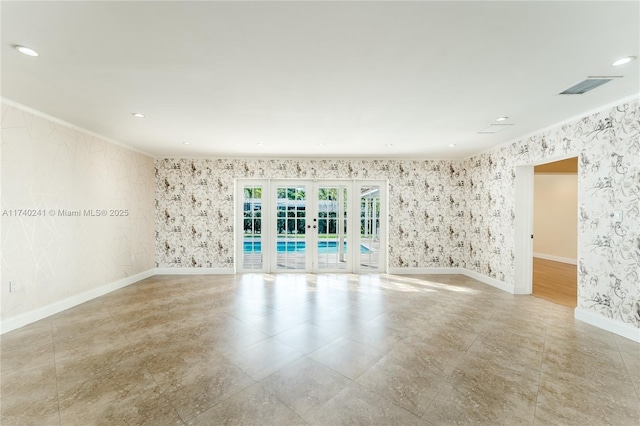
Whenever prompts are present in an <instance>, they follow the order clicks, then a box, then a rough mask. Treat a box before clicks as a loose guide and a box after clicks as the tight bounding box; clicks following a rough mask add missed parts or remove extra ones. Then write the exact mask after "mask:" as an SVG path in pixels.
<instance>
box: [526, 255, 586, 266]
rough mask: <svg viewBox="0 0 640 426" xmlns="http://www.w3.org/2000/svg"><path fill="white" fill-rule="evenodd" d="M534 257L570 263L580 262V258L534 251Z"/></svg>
mask: <svg viewBox="0 0 640 426" xmlns="http://www.w3.org/2000/svg"><path fill="white" fill-rule="evenodd" d="M533 257H537V258H539V259H545V260H552V261H554V262H561V263H568V264H570V265H577V264H578V259H570V258H568V257H560V256H554V255H551V254H544V253H533Z"/></svg>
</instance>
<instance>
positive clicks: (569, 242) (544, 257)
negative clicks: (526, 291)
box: [532, 157, 578, 308]
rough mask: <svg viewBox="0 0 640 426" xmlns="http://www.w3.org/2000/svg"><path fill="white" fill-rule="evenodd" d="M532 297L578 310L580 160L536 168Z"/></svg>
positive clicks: (575, 159)
mask: <svg viewBox="0 0 640 426" xmlns="http://www.w3.org/2000/svg"><path fill="white" fill-rule="evenodd" d="M533 180H534V190H533V193H534V196H533V198H534V200H533V235H534V238H533V268H532V269H533V272H532V273H533V275H532V294H533V295H534V296H537V297H540V298H543V299H546V300H549V301H551V302H553V303H557V304H559V305H564V306H568V307H570V308H575V307H576V305H577V298H578V270H577V257H578V255H577V246H578V158H577V157H572V158H567V159H564V160H560V161H554V162H551V163H545V164H540V165H537V166H535V167H534V179H533Z"/></svg>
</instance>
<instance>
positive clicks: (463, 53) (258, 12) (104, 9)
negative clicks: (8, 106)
mask: <svg viewBox="0 0 640 426" xmlns="http://www.w3.org/2000/svg"><path fill="white" fill-rule="evenodd" d="M1 15H2V16H1V19H2V30H1V36H2V38H1V40H2V46H1V53H2V86H1V89H2V96H3V97H5V98H7V99H10V100H13V101H15V102H18V103H21V104H23V105H26V106H29V107H31V108H34V109H36V110H39V111H42V112H44V113H46V114H49V115H52V116H54V117H57V118H60V119H62V120H65V121H67V122H70V123H72V124H75V125H77V126H80V127H83V128H85V129H88V130H91V131H93V132H96V133H99V134H101V135H104V136H107V137H109V138H112V139H115V140H117V141H120V142H122V143H125V144H127V145H129V146H131V147H134V148H136V149H138V150H141V151H143V152H147V153H150V154H152V155H155V156H225V157H229V156H242V157H245V156H259V157H299V158H304V157H326V158H331V157H342V158H347V157H360V158H372V157H379V158H392V157H397V158H417V157H420V158H461V157H466V156H468V155H471V154H474V153H477V152H480V151H483V150H486V149H488V148H490V147H491V146H495V145H498V144H501V143H504V142H506V141H509V140H512V139H514V138H517V137H520V136H523V135H526V134H529V133H531V132H534V131H536V130H539V129H542V128H545V127H548V126H551V125H554V124H556V123H558V122H561V121H563V120H566V119H569V118H573V117H576V116H579V115H581V114H584V113H586V112H588V111H591V110H594V109H597V108H599V107H601V106H603V105H605V104H610V103H612V102H616V101H618V100H621V99H623V98H627V97H629V96H634V95H637V94H638V92H639V90H640V89H639V83H638V81H639V75H638V69H639V66H640V61H635V62H632V63H631V64H628V65H626V66H623V67H617V68H614V67H612V66H611V63H612V62H613V61H614V60H615V59H617V58H619V57H623V56H627V55H635V56H638V55H639V54H640V48H639V44H640V33H639V31H640V23H639V17H640V3H639V2H638V1H631V2H614V1H587V2H574V1H571V2H548V1H546V2H539V1H536V2H520V1H511V2H483V1H474V2H456V1H446V2H431V1H429V2H342V3H341V2H183V1H181V2H90V1H84V2H10V1H2V4H1ZM14 44H22V45H26V46H29V47H31V48H33V49H35V50H37V51H38V52H39V53H40V56H39V57H38V58H31V57H27V56H24V55H22V54H20V53H18V52H17V51H16V50H14V49H12V48H11V46H12V45H14ZM595 75H621V76H624V78H622V79H619V80H614V81H612V82H609V83H607V84H605V85H604V86H601V87H599V88H597V89H595V90H594V91H593V92H590V93H587V94H585V95H574V96H559V95H558V93H559V92H561V91H562V90H564V89H566V88H568V87H569V86H571V85H573V84H574V83H577V82H579V81H581V80H583V79H584V78H586V77H587V76H595ZM133 112H141V113H143V114H145V115H146V118H145V119H136V118H133V117H132V116H131V113H133ZM503 115H506V116H509V117H510V119H509V120H508V121H507V122H506V123H512V124H514V125H513V126H511V127H510V128H509V129H507V130H505V131H503V132H501V133H498V134H478V131H480V130H481V129H483V128H485V127H486V126H488V125H489V124H491V123H493V122H494V120H495V119H496V118H497V117H499V116H503ZM182 142H190V145H183V143H182ZM258 143H261V144H263V145H262V146H259V145H258ZM320 144H324V145H323V146H321V145H320ZM388 144H393V145H392V146H388ZM450 144H456V146H455V147H454V148H451V147H450V146H449V145H450Z"/></svg>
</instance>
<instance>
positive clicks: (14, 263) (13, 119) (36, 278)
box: [0, 103, 155, 331]
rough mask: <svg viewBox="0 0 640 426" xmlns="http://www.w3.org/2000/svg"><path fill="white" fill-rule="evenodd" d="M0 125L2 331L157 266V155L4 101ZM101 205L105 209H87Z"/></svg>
mask: <svg viewBox="0 0 640 426" xmlns="http://www.w3.org/2000/svg"><path fill="white" fill-rule="evenodd" d="M1 132H2V133H1V134H2V163H1V166H2V171H1V175H2V183H3V186H2V211H3V213H4V212H7V213H6V214H3V215H2V219H1V226H0V228H1V229H2V262H1V263H2V265H1V266H2V279H3V281H2V286H1V296H2V303H1V309H0V317H1V320H2V322H3V331H4V330H6V329H7V328H9V329H10V328H11V327H13V325H15V324H16V321H18V320H16V318H22V316H24V315H27V316H29V315H35V314H33V312H34V311H37V310H43V309H45V310H46V309H49V307H50V306H52V305H55V304H56V303H58V304H59V303H61V302H63V301H65V300H67V299H72V298H74V297H78V296H79V295H82V294H84V293H87V292H91V291H96V289H99V288H101V287H103V286H105V285H109V284H111V283H113V282H117V281H119V280H122V279H125V278H127V277H131V276H135V275H137V274H139V273H141V272H145V271H149V270H153V268H154V266H155V262H154V261H155V259H154V256H155V238H154V237H155V236H154V217H155V212H154V185H155V182H154V164H153V158H151V157H149V156H146V155H143V154H140V153H137V152H134V151H131V150H129V149H127V148H123V147H121V146H118V145H114V144H112V143H109V142H107V141H105V140H102V139H100V138H98V137H95V136H92V135H89V134H86V133H83V132H81V131H79V130H76V129H73V128H70V127H68V126H65V125H62V124H60V123H58V122H54V121H51V120H49V119H47V118H43V117H42V116H38V115H34V114H32V113H30V112H27V111H23V110H21V109H18V108H16V107H13V106H9V105H6V104H5V103H2V121H1ZM19 209H29V210H31V211H33V212H35V213H34V215H29V216H27V215H22V214H20V213H14V212H17V211H19ZM102 209H104V210H106V211H107V213H106V216H88V215H85V213H84V211H85V210H102ZM61 210H80V211H81V212H82V214H81V215H79V216H77V217H76V216H71V217H69V216H63V215H61V214H60V213H59V212H60V211H61ZM111 210H113V212H112V211H111ZM9 281H13V282H15V283H17V286H18V288H17V291H16V292H9ZM51 309H53V308H51ZM47 312H50V311H47ZM30 318H31V317H30ZM31 319H34V318H31ZM35 319H38V318H35ZM6 320H12V321H13V322H12V323H11V324H13V325H11V326H7V325H6V324H7V322H5V321H6ZM20 321H23V320H22V319H20ZM29 321H30V319H25V320H24V322H29Z"/></svg>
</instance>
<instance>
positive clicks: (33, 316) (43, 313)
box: [0, 269, 155, 334]
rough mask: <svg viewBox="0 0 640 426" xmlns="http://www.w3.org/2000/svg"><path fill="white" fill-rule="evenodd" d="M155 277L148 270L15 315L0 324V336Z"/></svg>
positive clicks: (151, 270) (150, 270)
mask: <svg viewBox="0 0 640 426" xmlns="http://www.w3.org/2000/svg"><path fill="white" fill-rule="evenodd" d="M154 275H155V270H154V269H149V270H147V271H144V272H140V273H137V274H135V275H131V276H129V277H126V278H122V279H120V280H117V281H112V282H110V283H109V284H105V285H103V286H101V287H98V288H94V289H93V290H89V291H85V292H84V293H80V294H77V295H75V296H71V297H68V298H66V299H63V300H60V301H58V302H55V303H52V304H50V305H47V306H43V307H41V308H37V309H34V310H33V311H30V312H26V313H24V314H20V315H16V316H15V317H11V318H7V319H5V320H4V321H2V323H0V334H4V333H8V332H10V331H13V330H15V329H17V328H20V327H24V326H25V325H27V324H31V323H34V322H36V321H40V320H41V319H44V318H47V317H50V316H51V315H55V314H57V313H59V312H62V311H65V310H67V309H69V308H73V307H74V306H77V305H80V304H81V303H84V302H88V301H89V300H92V299H95V298H96V297H100V296H104V295H105V294H107V293H111V292H112V291H115V290H119V289H121V288H123V287H126V286H128V285H131V284H135V283H137V282H138V281H141V280H144V279H145V278H149V277H152V276H154Z"/></svg>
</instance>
